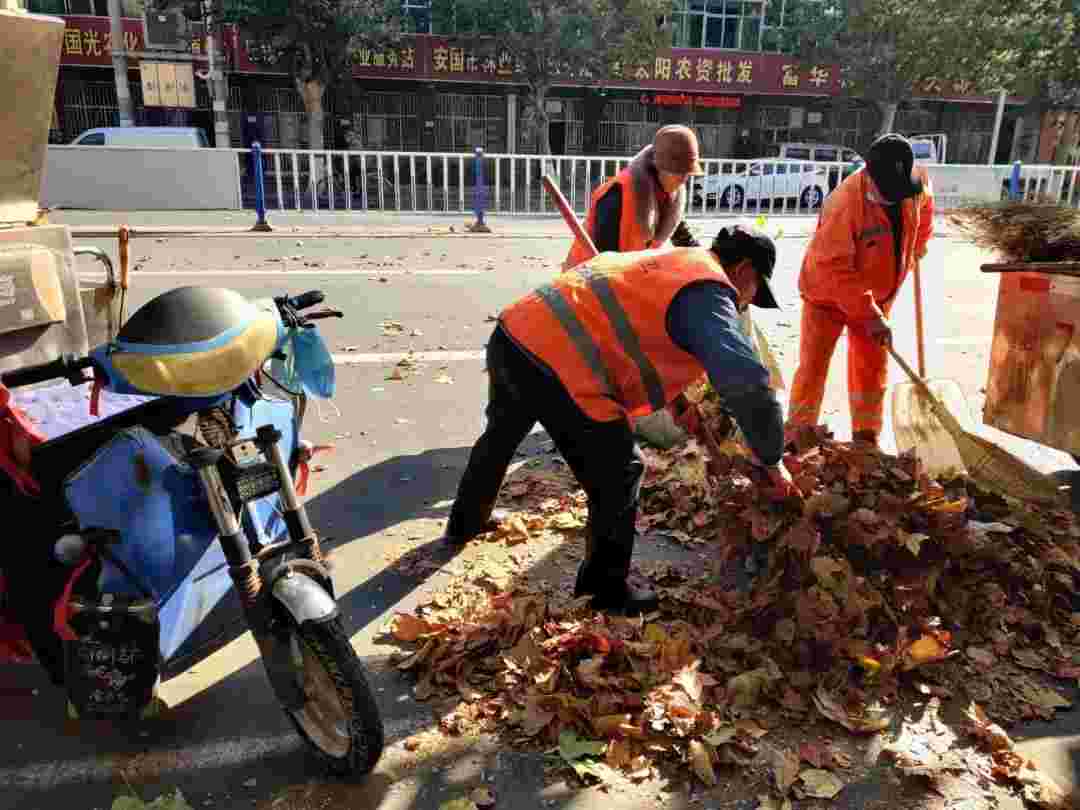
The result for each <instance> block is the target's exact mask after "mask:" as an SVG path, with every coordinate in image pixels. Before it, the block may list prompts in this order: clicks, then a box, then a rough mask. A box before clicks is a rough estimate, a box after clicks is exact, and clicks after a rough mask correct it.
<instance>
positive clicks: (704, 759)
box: [690, 740, 716, 787]
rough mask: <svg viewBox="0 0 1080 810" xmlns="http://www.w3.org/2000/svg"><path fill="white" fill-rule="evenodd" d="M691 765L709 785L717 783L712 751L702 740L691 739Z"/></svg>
mask: <svg viewBox="0 0 1080 810" xmlns="http://www.w3.org/2000/svg"><path fill="white" fill-rule="evenodd" d="M690 767H692V768H693V769H694V773H696V774H697V775H698V778H699V779H701V781H702V782H704V783H705V784H706V785H708V786H709V787H713V786H715V785H716V771H714V770H713V764H712V753H710V751H709V749H708V748H707V747H706V746H705V743H703V742H702V741H701V740H691V741H690Z"/></svg>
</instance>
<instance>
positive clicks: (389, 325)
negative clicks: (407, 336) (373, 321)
mask: <svg viewBox="0 0 1080 810" xmlns="http://www.w3.org/2000/svg"><path fill="white" fill-rule="evenodd" d="M379 328H381V329H382V333H383V334H384V335H391V336H393V335H400V334H402V333H403V332H404V331H405V327H404V326H402V325H401V324H400V323H398V322H397V321H383V322H382V323H380V324H379Z"/></svg>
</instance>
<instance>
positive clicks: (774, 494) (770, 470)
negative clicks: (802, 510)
mask: <svg viewBox="0 0 1080 810" xmlns="http://www.w3.org/2000/svg"><path fill="white" fill-rule="evenodd" d="M753 464H754V468H755V469H756V471H757V472H758V473H759V475H760V477H761V478H762V479H763V483H764V493H765V495H766V496H767V497H769V498H770V499H772V500H775V501H786V500H788V499H789V498H791V499H795V500H797V501H800V502H801V501H802V500H803V494H802V492H800V491H799V488H798V487H797V486H795V482H794V481H792V480H791V473H789V472H788V471H787V468H786V467H785V466H784V465H783V464H774V465H771V466H769V465H765V464H762V463H761V462H760V461H759V460H758V459H756V458H755V459H754V460H753Z"/></svg>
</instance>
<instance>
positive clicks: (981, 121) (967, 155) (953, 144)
mask: <svg viewBox="0 0 1080 810" xmlns="http://www.w3.org/2000/svg"><path fill="white" fill-rule="evenodd" d="M956 123H957V125H958V126H957V128H956V129H954V130H952V131H951V132H948V133H947V134H948V136H949V150H948V154H947V155H946V158H947V160H948V161H949V163H985V162H986V159H987V157H988V156H989V154H990V143H991V141H993V139H994V113H979V114H974V115H970V114H969V115H963V116H958V117H957V119H956Z"/></svg>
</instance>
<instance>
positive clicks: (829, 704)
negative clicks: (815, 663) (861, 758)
mask: <svg viewBox="0 0 1080 810" xmlns="http://www.w3.org/2000/svg"><path fill="white" fill-rule="evenodd" d="M814 705H815V706H817V708H818V711H819V712H821V713H822V714H823V715H824V716H825V717H827V718H828V719H830V720H833V721H835V722H837V723H839V724H840V725H842V726H843V727H844V728H846V729H847V730H848V731H853V732H855V733H856V734H873V733H874V732H875V731H881V730H882V729H885V728H888V727H889V723H890V722H892V718H891V717H890V715H889V713H888V710H887V709H885V708H884V707H882V706H878V705H874V706H869V707H866V708H865V709H864V710H863V711H861V712H859V713H858V714H852V713H851V712H849V711H848V710H847V709H846V708H844V706H843V705H842V704H841V703H840V702H839V701H838V700H837V699H836V698H835V697H834V696H833V695H831V694H830V693H829V691H828V690H827V689H826V688H825V686H824V685H822V686H819V687H818V690H817V692H815V693H814Z"/></svg>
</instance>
